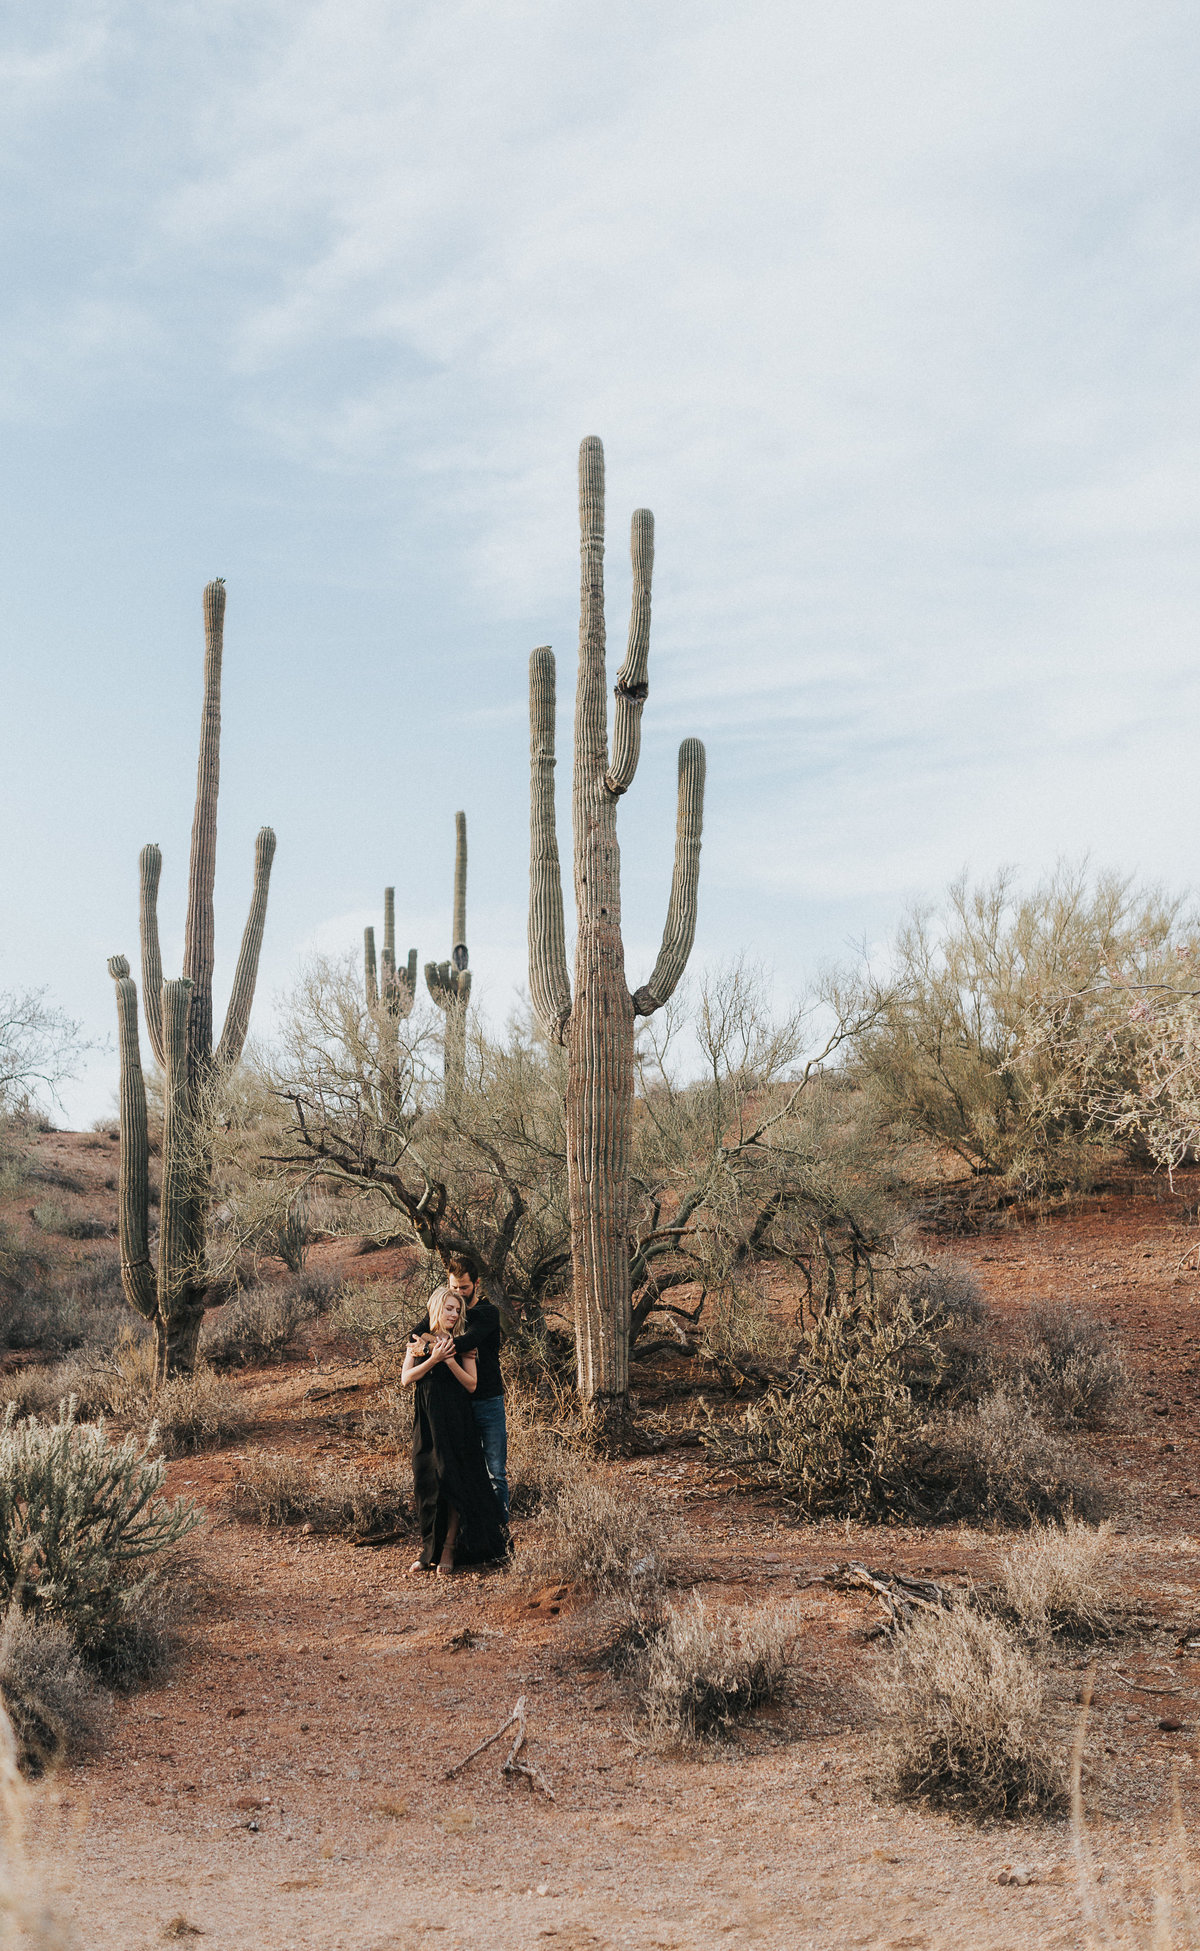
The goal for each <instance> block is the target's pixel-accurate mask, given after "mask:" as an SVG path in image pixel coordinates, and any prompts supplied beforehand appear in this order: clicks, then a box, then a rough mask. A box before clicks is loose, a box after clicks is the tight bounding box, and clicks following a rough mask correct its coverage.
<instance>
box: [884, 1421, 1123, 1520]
mask: <svg viewBox="0 0 1200 1951" xmlns="http://www.w3.org/2000/svg"><path fill="white" fill-rule="evenodd" d="M908 1476H909V1482H910V1485H911V1487H912V1492H913V1495H914V1498H915V1499H916V1501H917V1502H918V1504H919V1506H920V1507H921V1508H923V1509H924V1510H925V1511H926V1512H927V1513H928V1514H929V1515H930V1516H932V1517H934V1518H936V1519H938V1520H940V1521H942V1522H945V1521H947V1520H952V1519H962V1518H967V1519H970V1520H972V1521H973V1522H975V1523H981V1524H1015V1525H1025V1524H1034V1523H1039V1522H1041V1523H1046V1522H1058V1523H1061V1522H1065V1521H1066V1519H1067V1518H1070V1517H1081V1518H1089V1517H1091V1518H1095V1517H1098V1516H1099V1515H1100V1513H1101V1511H1102V1510H1103V1508H1104V1502H1105V1498H1104V1492H1103V1490H1102V1487H1101V1485H1100V1482H1099V1479H1098V1478H1097V1476H1096V1473H1095V1470H1094V1469H1093V1468H1092V1465H1091V1464H1090V1463H1089V1461H1088V1460H1087V1458H1086V1457H1084V1456H1081V1455H1080V1453H1079V1452H1078V1451H1077V1450H1075V1449H1073V1448H1072V1447H1071V1445H1070V1444H1069V1443H1067V1442H1065V1441H1064V1439H1063V1438H1062V1437H1061V1436H1059V1435H1058V1434H1057V1433H1056V1432H1055V1431H1054V1430H1052V1429H1048V1428H1047V1427H1046V1425H1045V1424H1044V1423H1042V1422H1040V1421H1039V1420H1038V1418H1037V1416H1036V1415H1035V1414H1034V1413H1033V1410H1032V1408H1031V1407H1030V1405H1029V1403H1028V1402H1027V1401H1025V1399H1024V1398H1023V1397H1019V1396H1013V1395H1008V1394H1006V1393H1005V1392H1004V1391H1003V1390H1000V1389H997V1390H996V1391H995V1392H994V1393H993V1394H992V1395H989V1396H985V1397H984V1399H983V1400H982V1402H979V1403H977V1404H976V1405H975V1406H974V1408H971V1409H965V1410H962V1411H961V1412H959V1413H958V1414H956V1415H951V1416H946V1417H941V1418H938V1419H936V1420H935V1421H931V1422H929V1423H927V1424H926V1426H925V1428H924V1429H923V1430H922V1431H921V1432H920V1435H919V1437H918V1438H917V1439H916V1441H915V1442H914V1444H913V1446H912V1449H911V1452H910V1458H909V1463H908Z"/></svg>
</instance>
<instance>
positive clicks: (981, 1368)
mask: <svg viewBox="0 0 1200 1951" xmlns="http://www.w3.org/2000/svg"><path fill="white" fill-rule="evenodd" d="M893 1286H894V1288H895V1289H896V1291H898V1292H900V1293H901V1294H903V1296H904V1298H905V1300H906V1301H907V1302H908V1304H909V1307H910V1308H911V1310H912V1312H913V1314H914V1315H915V1316H916V1317H917V1318H918V1319H919V1320H921V1321H923V1322H925V1323H926V1324H927V1326H928V1329H929V1334H928V1336H927V1337H919V1338H918V1339H917V1340H916V1341H915V1342H914V1343H913V1344H912V1345H911V1346H910V1347H909V1348H908V1349H906V1350H905V1351H904V1353H903V1354H902V1356H901V1358H900V1364H899V1370H900V1374H901V1375H902V1377H903V1380H904V1382H905V1383H906V1385H907V1387H908V1388H909V1389H911V1390H912V1392H913V1395H914V1396H915V1397H916V1398H917V1400H918V1401H920V1402H922V1403H925V1404H927V1405H929V1406H931V1407H932V1406H935V1405H936V1406H937V1407H939V1408H949V1407H959V1406H962V1405H963V1404H966V1403H972V1402H978V1401H979V1399H980V1397H981V1396H984V1395H987V1394H988V1393H989V1392H990V1391H991V1390H992V1389H993V1388H994V1387H995V1386H996V1383H997V1380H998V1379H999V1377H1000V1376H1001V1375H1002V1374H1003V1373H1004V1371H1005V1357H1004V1356H1003V1354H1002V1353H1001V1350H1000V1347H999V1340H1000V1326H999V1323H998V1321H997V1318H996V1313H995V1310H994V1309H993V1308H992V1306H991V1304H990V1303H989V1302H988V1301H987V1300H986V1299H985V1297H984V1294H983V1290H982V1288H981V1287H980V1284H979V1280H978V1278H977V1276H976V1275H975V1273H974V1272H973V1270H972V1269H971V1268H970V1267H965V1266H963V1265H962V1263H961V1262H960V1261H957V1260H954V1259H952V1258H950V1257H949V1256H946V1257H945V1258H943V1259H940V1260H936V1261H934V1263H933V1264H932V1265H931V1266H925V1267H913V1268H909V1269H907V1270H906V1271H905V1272H904V1273H903V1275H900V1276H897V1277H896V1279H895V1281H894V1282H893Z"/></svg>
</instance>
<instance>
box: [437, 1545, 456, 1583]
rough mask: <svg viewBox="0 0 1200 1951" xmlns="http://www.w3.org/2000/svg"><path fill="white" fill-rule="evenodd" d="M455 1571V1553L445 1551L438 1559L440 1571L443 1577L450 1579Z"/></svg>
mask: <svg viewBox="0 0 1200 1951" xmlns="http://www.w3.org/2000/svg"><path fill="white" fill-rule="evenodd" d="M453 1570H454V1553H453V1552H452V1551H444V1552H443V1553H442V1555H441V1557H440V1558H439V1559H438V1571H439V1572H440V1573H441V1574H442V1575H443V1576H446V1577H448V1576H449V1574H450V1573H451V1572H452V1571H453Z"/></svg>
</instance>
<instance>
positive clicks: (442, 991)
mask: <svg viewBox="0 0 1200 1951" xmlns="http://www.w3.org/2000/svg"><path fill="white" fill-rule="evenodd" d="M450 973H451V972H450V964H449V963H448V962H427V963H426V964H425V987H426V988H427V989H428V991H429V994H430V996H431V997H432V999H433V1001H434V1002H435V1003H436V1004H437V1006H438V1008H439V1009H449V1007H450V999H451V994H452V991H451V987H450Z"/></svg>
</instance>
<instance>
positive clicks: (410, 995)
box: [363, 887, 417, 1021]
mask: <svg viewBox="0 0 1200 1951" xmlns="http://www.w3.org/2000/svg"><path fill="white" fill-rule="evenodd" d="M363 965H364V974H365V980H366V989H367V1001H368V1003H369V1004H370V1006H371V1008H372V1009H374V1008H375V1007H376V1006H377V1004H379V1003H382V1004H383V1007H384V1010H385V1011H386V1013H387V1014H388V1016H390V1017H391V1018H392V1019H393V1021H394V1020H396V1019H397V1018H399V1017H401V1016H410V1015H411V1014H412V1006H413V1003H414V1001H415V999H416V994H417V951H416V949H415V948H410V949H409V951H408V967H407V968H404V969H398V968H397V967H396V890H395V888H394V887H385V888H384V890H383V950H382V953H381V954H380V957H379V965H378V967H376V963H375V930H374V929H373V928H364V929H363Z"/></svg>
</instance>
